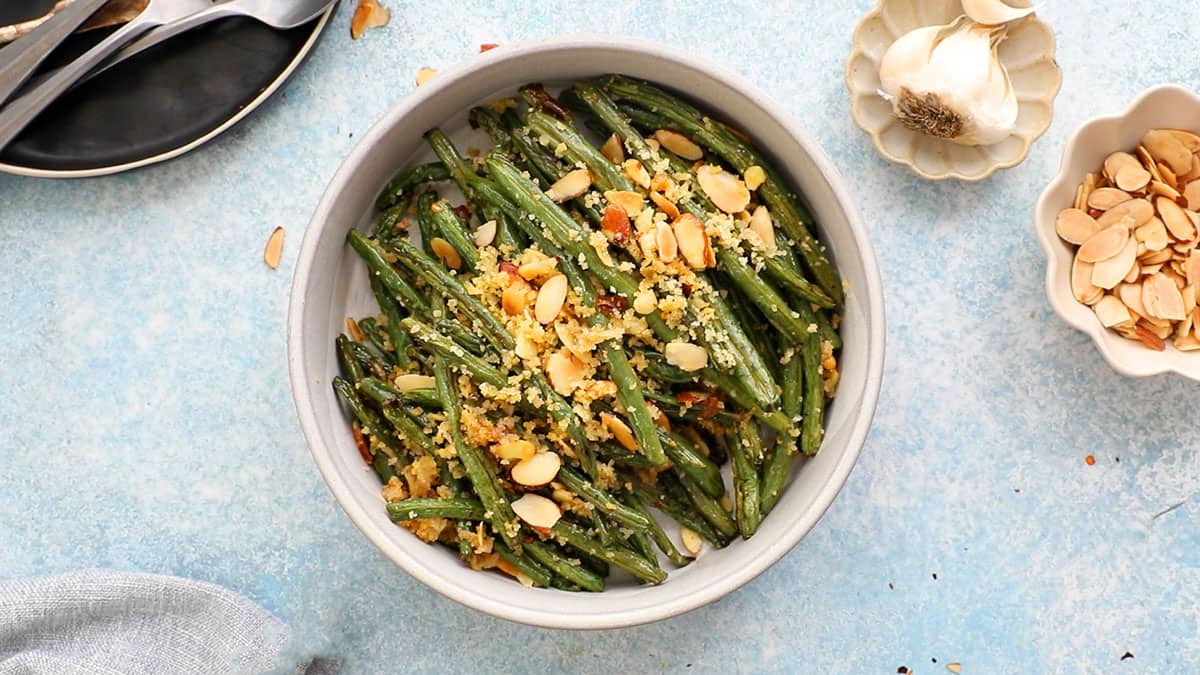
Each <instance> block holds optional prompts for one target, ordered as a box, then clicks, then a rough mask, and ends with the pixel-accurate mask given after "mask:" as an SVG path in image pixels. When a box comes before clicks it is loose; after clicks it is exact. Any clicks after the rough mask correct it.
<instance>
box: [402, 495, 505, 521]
mask: <svg viewBox="0 0 1200 675" xmlns="http://www.w3.org/2000/svg"><path fill="white" fill-rule="evenodd" d="M483 511H484V509H483V504H480V503H479V500H478V499H469V498H465V497H456V498H452V499H446V498H440V497H423V498H414V499H404V500H401V501H398V502H388V505H387V512H388V517H390V518H391V519H392V520H393V521H395V522H401V521H405V520H414V519H417V518H447V519H449V520H483Z"/></svg>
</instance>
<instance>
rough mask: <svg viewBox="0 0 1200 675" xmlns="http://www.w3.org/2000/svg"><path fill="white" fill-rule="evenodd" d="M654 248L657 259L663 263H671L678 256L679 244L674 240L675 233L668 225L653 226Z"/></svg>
mask: <svg viewBox="0 0 1200 675" xmlns="http://www.w3.org/2000/svg"><path fill="white" fill-rule="evenodd" d="M654 248H655V250H656V251H658V259H659V260H661V261H663V262H668V263H669V262H672V261H674V260H675V258H676V257H678V255H679V242H678V241H677V240H676V238H675V232H674V231H673V230H672V229H671V226H670V225H667V224H666V223H657V224H655V226H654Z"/></svg>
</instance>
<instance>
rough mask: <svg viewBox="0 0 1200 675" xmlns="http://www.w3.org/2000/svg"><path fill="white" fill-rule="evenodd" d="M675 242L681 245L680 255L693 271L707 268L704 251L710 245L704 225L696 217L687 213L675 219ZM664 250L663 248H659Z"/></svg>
mask: <svg viewBox="0 0 1200 675" xmlns="http://www.w3.org/2000/svg"><path fill="white" fill-rule="evenodd" d="M674 230H675V241H676V242H677V243H678V245H679V253H680V255H682V256H683V259H684V260H686V261H687V264H688V266H689V267H691V268H692V269H697V270H702V269H704V268H705V267H706V266H707V260H706V258H705V255H704V249H705V248H707V247H708V246H709V245H710V244H709V243H708V235H707V234H706V233H705V232H704V223H702V222H700V219H699V218H697V217H696V216H694V215H692V214H690V213H685V214H683V215H681V216H679V217H678V218H676V219H675V223H674ZM659 250H660V251H661V250H662V246H661V245H660V246H659Z"/></svg>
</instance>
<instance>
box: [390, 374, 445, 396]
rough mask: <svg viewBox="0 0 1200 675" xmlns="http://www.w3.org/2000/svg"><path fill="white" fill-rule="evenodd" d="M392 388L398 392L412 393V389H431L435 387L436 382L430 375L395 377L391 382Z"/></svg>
mask: <svg viewBox="0 0 1200 675" xmlns="http://www.w3.org/2000/svg"><path fill="white" fill-rule="evenodd" d="M392 386H394V387H395V388H396V390H397V391H399V392H406V391H412V390H414V389H433V388H434V387H436V386H437V380H436V379H434V378H433V376H431V375H416V374H411V373H410V374H406V375H400V376H397V377H396V378H395V379H394V380H392Z"/></svg>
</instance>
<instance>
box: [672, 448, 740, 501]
mask: <svg viewBox="0 0 1200 675" xmlns="http://www.w3.org/2000/svg"><path fill="white" fill-rule="evenodd" d="M661 433H662V437H663V448H665V449H666V451H667V457H669V458H670V459H671V463H672V464H674V465H675V469H676V470H677V471H679V472H681V473H683V474H684V475H686V476H687V477H688V478H690V479H691V480H693V481H695V483H696V484H697V485H699V486H700V488H701V489H702V490H704V492H705V494H707V495H708V496H710V497H712V498H713V499H720V498H721V495H723V494H725V481H724V479H723V478H722V477H721V468H720V467H718V466H717V465H716V464H714V463H713V462H712V461H711V460H710V459H708V458H707V457H705V456H704V455H702V454H700V451H699V450H697V449H696V448H695V447H693V446H692V444H691V443H690V442H688V440H687V439H686V438H684V437H683V436H680V435H679V434H677V433H672V432H661Z"/></svg>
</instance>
